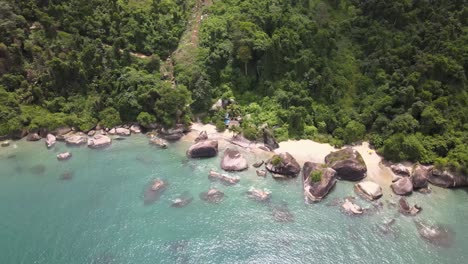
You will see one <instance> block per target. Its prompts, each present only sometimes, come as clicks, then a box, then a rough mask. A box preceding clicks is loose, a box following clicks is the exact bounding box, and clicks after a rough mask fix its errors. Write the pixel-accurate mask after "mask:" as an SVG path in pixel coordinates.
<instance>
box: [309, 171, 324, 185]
mask: <svg viewBox="0 0 468 264" xmlns="http://www.w3.org/2000/svg"><path fill="white" fill-rule="evenodd" d="M322 174H323V173H322V171H320V170H314V171H312V172H311V173H310V175H309V179H310V182H311V183H317V182H320V181H321V180H322Z"/></svg>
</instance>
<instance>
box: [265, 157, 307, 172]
mask: <svg viewBox="0 0 468 264" xmlns="http://www.w3.org/2000/svg"><path fill="white" fill-rule="evenodd" d="M265 167H266V169H267V170H268V171H270V172H272V173H274V174H279V175H283V176H286V177H296V176H297V175H298V174H299V172H300V171H301V166H300V165H299V163H297V161H296V159H295V158H294V157H293V156H292V155H291V154H289V153H288V152H284V153H281V154H279V155H274V156H273V157H272V158H271V159H269V160H268V161H267V162H266V165H265Z"/></svg>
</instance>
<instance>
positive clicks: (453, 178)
mask: <svg viewBox="0 0 468 264" xmlns="http://www.w3.org/2000/svg"><path fill="white" fill-rule="evenodd" d="M427 176H428V177H427V180H428V181H429V182H430V183H432V184H434V185H436V186H439V187H443V188H456V187H466V186H468V177H466V176H464V175H461V174H458V173H455V172H452V171H449V170H446V169H437V168H433V169H432V172H431V173H429V174H428V175H427Z"/></svg>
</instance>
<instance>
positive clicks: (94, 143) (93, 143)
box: [88, 135, 112, 148]
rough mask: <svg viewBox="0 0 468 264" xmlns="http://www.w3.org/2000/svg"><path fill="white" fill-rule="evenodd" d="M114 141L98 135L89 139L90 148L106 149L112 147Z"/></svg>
mask: <svg viewBox="0 0 468 264" xmlns="http://www.w3.org/2000/svg"><path fill="white" fill-rule="evenodd" d="M111 143H112V139H111V138H110V137H108V136H105V135H96V136H94V137H92V138H90V139H88V147H90V148H104V147H107V146H110V145H111Z"/></svg>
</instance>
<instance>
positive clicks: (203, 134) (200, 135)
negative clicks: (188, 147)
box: [195, 130, 208, 143]
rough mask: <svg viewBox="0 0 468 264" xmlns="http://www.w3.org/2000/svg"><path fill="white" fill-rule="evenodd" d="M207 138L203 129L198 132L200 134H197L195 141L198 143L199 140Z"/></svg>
mask: <svg viewBox="0 0 468 264" xmlns="http://www.w3.org/2000/svg"><path fill="white" fill-rule="evenodd" d="M207 139H208V134H207V133H206V131H205V130H203V131H202V132H200V134H198V137H197V138H195V143H198V142H200V141H205V140H207Z"/></svg>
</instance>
